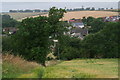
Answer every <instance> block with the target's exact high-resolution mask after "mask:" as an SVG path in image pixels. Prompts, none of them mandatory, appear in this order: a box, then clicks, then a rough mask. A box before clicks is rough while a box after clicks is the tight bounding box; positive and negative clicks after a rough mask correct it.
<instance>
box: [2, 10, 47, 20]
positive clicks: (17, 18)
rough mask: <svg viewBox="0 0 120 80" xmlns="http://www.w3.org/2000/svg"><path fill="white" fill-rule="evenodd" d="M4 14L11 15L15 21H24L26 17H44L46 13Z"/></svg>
mask: <svg viewBox="0 0 120 80" xmlns="http://www.w3.org/2000/svg"><path fill="white" fill-rule="evenodd" d="M3 14H7V15H10V16H11V17H12V18H13V19H16V20H18V21H21V20H22V19H24V18H26V17H31V16H39V15H43V14H46V13H45V12H35V13H3Z"/></svg>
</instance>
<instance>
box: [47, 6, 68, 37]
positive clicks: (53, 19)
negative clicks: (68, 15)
mask: <svg viewBox="0 0 120 80" xmlns="http://www.w3.org/2000/svg"><path fill="white" fill-rule="evenodd" d="M65 12H66V11H65V9H61V8H60V9H57V8H56V7H52V8H50V11H49V18H48V22H49V24H50V31H51V32H50V34H51V36H52V38H53V39H55V38H58V37H59V36H60V35H61V34H63V32H64V31H65V25H66V23H65V22H63V21H60V19H61V18H62V17H63V16H64V13H65Z"/></svg>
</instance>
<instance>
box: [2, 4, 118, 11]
mask: <svg viewBox="0 0 120 80" xmlns="http://www.w3.org/2000/svg"><path fill="white" fill-rule="evenodd" d="M53 6H55V7H57V8H65V7H66V8H81V7H82V6H84V8H86V7H95V8H114V9H117V8H118V2H2V12H9V10H18V9H19V10H20V9H22V10H25V9H41V10H42V9H47V10H48V9H49V8H50V7H53Z"/></svg>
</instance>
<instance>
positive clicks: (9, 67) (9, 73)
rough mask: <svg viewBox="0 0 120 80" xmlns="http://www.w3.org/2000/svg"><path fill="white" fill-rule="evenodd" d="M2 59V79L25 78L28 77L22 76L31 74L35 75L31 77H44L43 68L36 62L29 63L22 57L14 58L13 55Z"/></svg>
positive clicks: (5, 55) (6, 55)
mask: <svg viewBox="0 0 120 80" xmlns="http://www.w3.org/2000/svg"><path fill="white" fill-rule="evenodd" d="M2 58H3V64H2V68H3V69H2V78H17V77H22V78H25V77H27V75H26V76H22V75H24V74H31V73H34V75H31V76H29V77H32V78H34V77H35V78H36V77H38V78H40V77H41V76H40V75H42V72H43V69H42V66H41V65H40V64H38V63H36V62H28V61H26V60H24V59H23V58H21V57H20V56H13V55H11V54H4V55H3V57H2Z"/></svg>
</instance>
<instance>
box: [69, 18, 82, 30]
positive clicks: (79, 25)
mask: <svg viewBox="0 0 120 80" xmlns="http://www.w3.org/2000/svg"><path fill="white" fill-rule="evenodd" d="M68 23H70V24H71V25H72V26H73V27H76V28H83V27H84V23H83V22H82V20H81V19H70V20H68Z"/></svg>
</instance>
